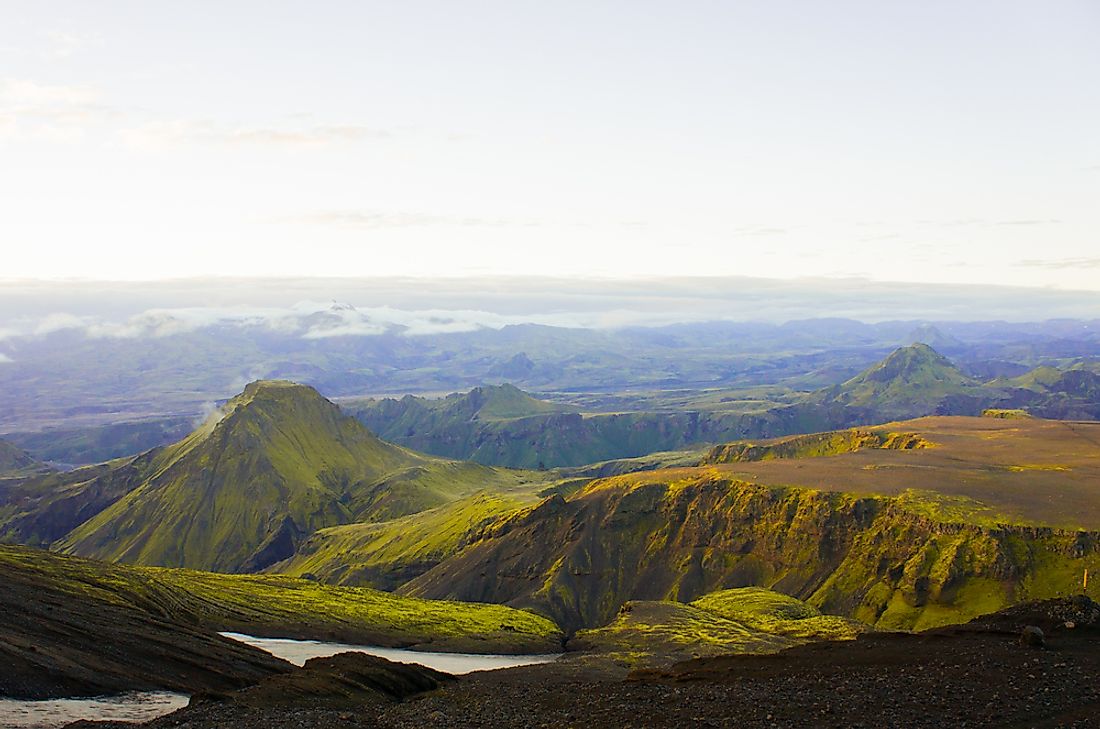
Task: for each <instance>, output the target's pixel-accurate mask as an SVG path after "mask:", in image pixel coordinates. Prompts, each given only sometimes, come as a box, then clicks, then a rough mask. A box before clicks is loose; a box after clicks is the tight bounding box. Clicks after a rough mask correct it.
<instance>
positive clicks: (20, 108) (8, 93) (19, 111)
mask: <svg viewBox="0 0 1100 729" xmlns="http://www.w3.org/2000/svg"><path fill="white" fill-rule="evenodd" d="M100 99H101V94H100V92H99V91H98V90H97V89H95V88H92V87H90V86H74V85H64V84H43V83H38V82H37V81H32V80H29V79H13V78H7V79H4V80H2V81H0V131H2V132H3V133H4V134H5V135H6V136H12V137H20V136H27V137H31V138H41V137H45V138H57V139H65V138H74V137H78V136H79V135H80V134H82V133H83V131H84V129H85V128H86V127H88V126H89V125H91V124H94V123H96V122H99V121H103V120H105V119H107V118H109V117H112V116H115V115H116V113H115V112H113V111H112V110H111V109H109V108H107V107H106V106H104V105H103V104H101V103H100Z"/></svg>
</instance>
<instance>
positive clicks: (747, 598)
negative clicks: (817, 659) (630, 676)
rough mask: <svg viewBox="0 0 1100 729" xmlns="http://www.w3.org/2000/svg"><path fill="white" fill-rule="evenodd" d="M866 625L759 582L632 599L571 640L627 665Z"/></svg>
mask: <svg viewBox="0 0 1100 729" xmlns="http://www.w3.org/2000/svg"><path fill="white" fill-rule="evenodd" d="M868 629H869V628H868V626H866V625H863V624H861V623H858V622H856V621H854V620H849V619H847V618H841V617H837V616H834V615H822V614H821V613H820V612H818V611H817V610H816V609H815V608H813V607H810V606H809V605H807V604H805V603H803V602H802V601H800V600H797V599H795V598H793V597H790V596H787V595H782V594H780V593H777V592H773V591H771V590H767V589H764V588H759V587H746V588H737V589H730V590H720V591H718V592H712V593H709V594H707V595H704V596H703V597H701V598H699V599H698V600H695V601H694V602H692V603H690V604H684V603H678V602H670V601H646V600H639V601H632V602H628V603H627V604H626V605H624V606H623V608H622V609H621V610H620V611H619V614H618V615H617V616H616V617H615V619H614V620H613V621H612V622H611V623H610V624H608V625H606V626H603V627H601V628H595V629H592V630H582V631H580V632H579V633H577V636H576V640H577V641H578V642H579V643H580V644H582V645H587V646H590V647H592V648H594V649H595V650H596V651H599V652H601V653H606V654H610V655H611V656H612V657H613V658H616V659H617V660H620V661H621V662H624V663H626V664H628V665H631V666H639V665H647V664H656V663H665V662H669V661H674V660H681V659H684V658H688V657H694V656H701V655H720V654H729V653H776V652H778V651H781V650H783V649H785V648H789V647H791V646H794V645H798V644H800V643H806V642H809V641H814V640H851V639H853V638H855V637H856V636H857V635H858V634H859V633H861V632H863V631H865V630H868Z"/></svg>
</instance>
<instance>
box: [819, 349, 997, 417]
mask: <svg viewBox="0 0 1100 729" xmlns="http://www.w3.org/2000/svg"><path fill="white" fill-rule="evenodd" d="M990 395H991V393H989V392H985V391H984V390H983V388H982V386H981V384H980V383H979V382H977V381H976V380H972V379H971V378H969V377H967V376H966V375H965V374H963V372H962V371H961V370H960V369H959V368H958V367H956V366H955V365H954V364H952V363H951V361H950V360H948V359H947V358H946V357H944V356H943V355H941V354H939V353H938V352H936V350H934V349H932V348H931V347H929V346H928V345H927V344H923V343H919V342H918V343H916V344H912V345H909V346H907V347H902V348H900V349H898V350H895V351H894V352H893V353H891V354H890V356H888V357H887V358H886V359H884V360H883V361H881V362H879V363H878V364H876V365H874V366H872V367H870V368H868V369H866V370H864V371H863V372H861V373H860V374H858V375H856V376H855V377H853V378H852V379H850V380H848V381H846V382H844V383H842V384H840V385H838V386H836V387H833V388H829V389H828V390H825V391H824V392H822V393H819V394H818V395H817V396H816V400H817V401H819V402H830V403H835V404H840V405H845V406H847V407H850V408H855V409H857V410H860V411H864V412H868V413H874V416H875V417H876V418H877V419H890V418H911V417H919V416H921V415H932V414H937V413H946V412H950V413H954V414H959V415H972V414H976V413H977V412H980V410H981V407H979V404H980V403H984V402H986V401H987V399H988V398H989V397H990ZM965 409H970V410H972V412H963V410H965Z"/></svg>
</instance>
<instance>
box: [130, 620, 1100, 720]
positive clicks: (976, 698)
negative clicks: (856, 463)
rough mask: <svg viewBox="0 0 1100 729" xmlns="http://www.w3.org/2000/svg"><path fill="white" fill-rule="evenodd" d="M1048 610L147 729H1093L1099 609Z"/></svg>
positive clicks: (1098, 689) (523, 675)
mask: <svg viewBox="0 0 1100 729" xmlns="http://www.w3.org/2000/svg"><path fill="white" fill-rule="evenodd" d="M1051 605H1053V603H1051ZM1065 605H1068V601H1065V602H1064V605H1063V607H1065ZM1048 607H1049V606H1048ZM1056 607H1057V606H1056ZM1059 610H1060V608H1059V609H1058V610H1054V609H1051V610H1046V609H1045V610H1044V612H1042V613H1041V614H1040V613H1034V612H1032V613H1026V612H1025V613H1018V614H1016V615H1013V616H1009V617H1007V618H1006V617H1004V616H1001V617H998V618H997V619H995V620H994V619H990V620H986V621H984V622H982V623H979V624H972V625H969V626H963V627H958V628H952V629H942V630H937V631H931V632H928V633H922V634H918V635H912V634H883V633H879V634H870V635H866V636H862V637H861V638H860V639H858V640H856V641H849V642H844V643H817V644H811V645H806V646H800V647H797V648H793V649H791V650H788V651H785V652H783V653H781V654H778V655H774V656H728V657H718V658H707V659H699V660H695V661H688V662H685V663H681V664H677V665H676V666H673V667H672V668H671V669H668V670H664V671H639V672H635V673H633V674H630V675H629V676H626V677H625V678H624V677H622V675H621V673H620V674H619V675H618V676H616V675H615V674H614V673H613V672H608V671H606V670H604V671H600V670H598V669H597V668H596V667H595V666H596V665H598V664H593V663H592V662H590V661H572V662H570V661H566V662H564V663H562V664H547V665H541V666H525V667H522V668H515V669H508V670H502V671H491V672H486V673H480V674H471V675H469V676H466V677H463V678H460V679H459V680H457V681H454V682H447V683H444V684H443V685H442V687H441V688H439V689H437V690H435V691H432V692H429V693H424V694H419V695H417V696H414V697H412V698H409V699H406V700H405V701H402V702H398V703H379V704H376V705H374V706H366V705H363V706H359V707H353V708H351V709H343V710H339V709H328V710H325V709H320V708H310V707H308V706H301V707H299V706H295V707H293V708H290V709H283V710H274V709H270V708H258V709H256V708H247V707H243V706H235V705H233V704H231V703H229V704H213V705H206V706H201V707H197V708H194V709H184V710H182V711H180V712H177V713H175V714H172V715H169V716H167V717H163V718H161V719H158V720H156V721H153V722H151V723H150V724H148V725H147V726H149V727H153V728H155V729H167V728H168V727H178V728H188V729H192V728H193V729H207V728H210V727H246V728H249V729H251V728H252V727H257V728H259V727H271V728H272V729H284V728H286V729H289V728H291V727H294V728H298V727H341V726H347V727H386V728H387V729H398V728H401V729H406V728H407V729H412V728H414V727H416V728H419V727H553V729H566V728H568V727H583V728H584V729H591V728H592V727H635V728H638V729H641V728H643V727H645V728H647V729H648V728H653V729H664V728H669V729H671V728H672V727H978V726H982V727H984V726H1000V727H1100V608H1098V607H1096V605H1095V603H1089V604H1088V605H1086V606H1085V607H1084V610H1085V613H1087V614H1086V615H1085V617H1084V619H1083V620H1082V619H1081V611H1080V610H1077V611H1076V612H1074V610H1076V608H1071V607H1066V609H1065V610H1062V611H1061V612H1059ZM1089 611H1092V613H1089ZM1088 614H1092V615H1093V618H1092V619H1091V622H1092V623H1093V624H1092V625H1091V626H1090V625H1089V623H1090V620H1089V619H1088ZM1066 615H1070V616H1071V617H1077V618H1078V620H1076V621H1074V622H1075V626H1074V628H1072V629H1070V628H1066V627H1064V622H1065V621H1064V619H1063V618H1065V617H1066ZM1024 625H1039V626H1040V627H1042V628H1043V630H1044V634H1045V645H1044V646H1043V647H1034V646H1029V645H1025V644H1023V643H1022V642H1021V639H1020V634H1021V629H1022V627H1023V626H1024Z"/></svg>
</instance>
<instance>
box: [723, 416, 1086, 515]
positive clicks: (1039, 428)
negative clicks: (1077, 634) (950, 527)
mask: <svg viewBox="0 0 1100 729" xmlns="http://www.w3.org/2000/svg"><path fill="white" fill-rule="evenodd" d="M878 427H879V428H881V429H883V430H888V431H901V432H906V433H914V434H916V435H918V436H920V437H922V438H924V439H926V440H928V441H930V442H931V443H933V444H934V445H933V446H932V447H930V448H919V449H915V450H884V449H876V448H867V449H862V450H857V451H854V452H852V453H844V454H842V455H837V456H825V457H819V458H792V459H777V460H769V461H756V462H746V463H730V464H722V465H718V466H717V468H718V469H719V471H720V472H721V473H723V474H724V475H728V476H730V477H732V478H740V479H744V480H746V481H751V482H753V483H758V484H761V485H767V486H804V487H809V488H817V489H821V490H825V491H843V492H845V493H851V494H877V495H883V496H894V495H897V494H900V493H902V492H904V491H906V490H907V489H919V490H927V491H934V492H936V493H939V494H943V495H947V496H963V497H967V498H971V499H975V500H977V501H980V502H982V503H983V504H985V505H987V506H989V507H990V508H991V509H993V510H994V511H995V512H997V513H998V514H1001V515H1003V516H1004V517H1006V519H1005V520H1006V521H1013V522H1018V523H1028V524H1043V525H1046V526H1056V527H1066V528H1079V529H1100V423H1091V422H1090V423H1075V422H1067V421H1060V420H1042V419H1039V418H1030V419H1014V420H1006V419H1000V418H970V417H961V416H958V417H956V416H951V417H946V416H945V417H927V418H917V419H916V420H906V421H903V422H899V423H887V424H885V425H882V426H878Z"/></svg>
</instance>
